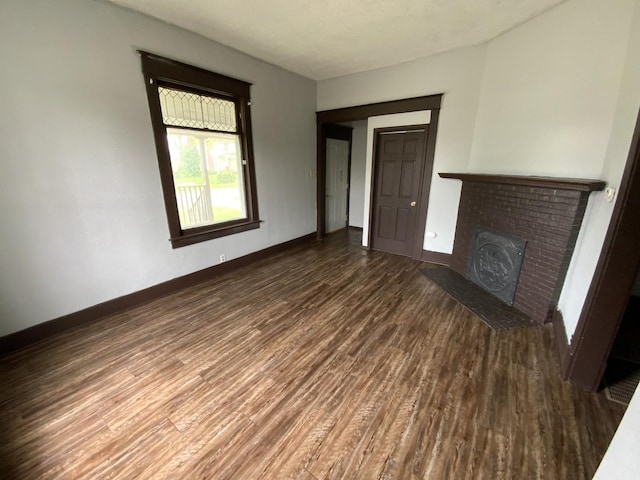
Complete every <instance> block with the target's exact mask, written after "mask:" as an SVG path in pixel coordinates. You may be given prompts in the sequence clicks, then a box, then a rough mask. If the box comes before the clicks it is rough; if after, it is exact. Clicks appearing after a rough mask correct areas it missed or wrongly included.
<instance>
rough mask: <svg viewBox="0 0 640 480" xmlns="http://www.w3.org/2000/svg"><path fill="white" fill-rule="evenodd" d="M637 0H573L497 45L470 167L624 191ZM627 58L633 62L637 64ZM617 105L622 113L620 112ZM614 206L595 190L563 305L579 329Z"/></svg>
mask: <svg viewBox="0 0 640 480" xmlns="http://www.w3.org/2000/svg"><path fill="white" fill-rule="evenodd" d="M635 3H637V2H636V1H635V0H613V1H610V2H601V1H599V0H571V1H569V2H566V3H563V4H561V5H559V6H558V7H556V8H555V9H553V10H551V11H549V12H547V13H545V14H543V15H540V16H539V17H537V18H535V19H533V20H531V21H529V22H527V23H525V24H523V25H521V26H520V27H518V28H516V29H514V30H511V31H510V32H507V33H506V34H504V35H502V36H500V37H498V38H496V39H495V40H493V41H491V42H490V43H489V45H488V48H487V55H486V64H485V69H484V78H483V83H482V92H481V95H480V105H479V108H478V118H477V122H476V129H475V134H474V141H473V148H472V155H471V162H470V164H469V169H470V170H471V171H475V172H493V173H513V174H522V175H548V176H557V177H582V178H599V179H603V180H605V181H607V182H608V183H609V184H611V185H613V186H616V187H617V186H618V184H619V182H620V178H621V175H622V170H623V168H624V162H625V160H626V152H627V151H628V148H629V142H630V139H631V133H632V128H633V118H634V117H635V113H637V111H638V93H640V89H639V88H638V84H637V83H636V84H635V85H633V86H631V85H629V88H628V89H627V90H628V92H625V95H624V102H625V104H624V105H621V104H620V99H619V95H620V92H621V83H622V79H623V73H624V70H625V68H624V67H625V59H626V58H627V50H628V49H627V45H628V43H629V33H630V27H631V20H632V19H633V9H634V4H635ZM635 59H637V53H636V57H634V59H633V60H632V59H631V58H628V60H626V61H627V64H628V63H630V62H633V61H635ZM616 105H617V107H616ZM612 206H613V205H612V204H609V203H605V201H604V195H603V194H602V193H596V194H592V195H591V198H590V202H589V206H588V209H587V212H586V214H585V218H584V223H583V227H582V230H581V232H580V237H579V240H578V244H577V246H576V250H575V254H574V257H573V261H572V263H571V266H570V269H569V272H568V275H567V278H566V281H565V284H564V287H563V291H562V294H561V298H560V301H559V308H560V310H561V311H562V312H563V315H564V320H565V324H566V329H567V334H568V338H571V336H572V334H573V333H574V331H575V328H576V325H577V321H578V317H579V315H580V311H581V309H582V305H583V303H584V299H585V295H586V292H587V289H588V287H589V284H590V282H591V278H592V276H593V272H594V269H595V265H596V262H597V260H598V255H599V252H600V249H601V248H602V242H603V240H604V234H605V232H606V228H607V224H608V222H609V219H610V217H611V211H612Z"/></svg>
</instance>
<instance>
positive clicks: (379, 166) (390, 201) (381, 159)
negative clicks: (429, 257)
mask: <svg viewBox="0 0 640 480" xmlns="http://www.w3.org/2000/svg"><path fill="white" fill-rule="evenodd" d="M426 138H427V135H426V130H420V131H409V132H398V133H395V132H388V133H379V134H378V136H377V137H376V152H375V159H376V160H375V179H374V197H373V202H374V206H373V228H372V231H373V236H372V239H371V244H372V245H371V246H372V247H373V248H374V249H376V250H383V251H386V252H390V253H396V254H399V255H407V256H411V253H412V249H413V242H414V238H415V233H416V232H415V230H416V226H417V224H418V222H417V220H418V219H417V212H418V208H417V202H418V201H419V199H420V189H421V183H422V176H423V171H424V163H425V155H424V154H425V146H426Z"/></svg>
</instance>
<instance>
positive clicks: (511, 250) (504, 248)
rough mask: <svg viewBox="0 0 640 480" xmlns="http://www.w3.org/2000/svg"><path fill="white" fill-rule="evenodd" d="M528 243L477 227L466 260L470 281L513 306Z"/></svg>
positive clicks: (480, 226)
mask: <svg viewBox="0 0 640 480" xmlns="http://www.w3.org/2000/svg"><path fill="white" fill-rule="evenodd" d="M526 244H527V242H526V240H523V239H521V238H518V237H514V236H512V235H508V234H506V233H502V232H496V231H494V230H491V229H489V228H487V227H483V226H482V225H476V227H475V229H474V230H473V236H472V237H471V245H470V247H469V257H468V259H467V278H468V279H469V280H471V281H472V282H473V283H475V284H477V285H479V286H481V287H482V288H484V289H485V290H487V291H488V292H489V293H492V294H493V295H495V296H496V297H498V298H499V299H500V300H502V301H503V302H505V303H507V304H508V305H513V299H514V297H515V295H516V288H517V286H518V278H519V277H520V269H521V267H522V260H523V258H524V249H525V246H526Z"/></svg>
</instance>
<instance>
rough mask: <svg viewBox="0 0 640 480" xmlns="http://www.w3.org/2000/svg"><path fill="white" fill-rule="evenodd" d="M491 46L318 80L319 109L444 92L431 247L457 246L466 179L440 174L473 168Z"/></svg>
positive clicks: (430, 220)
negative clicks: (473, 143) (486, 58)
mask: <svg viewBox="0 0 640 480" xmlns="http://www.w3.org/2000/svg"><path fill="white" fill-rule="evenodd" d="M485 49H486V46H478V47H471V48H465V49H460V50H456V51H453V52H448V53H443V54H440V55H434V56H432V57H428V58H423V59H419V60H415V61H413V62H409V63H404V64H400V65H395V66H392V67H386V68H381V69H377V70H372V71H369V72H362V73H356V74H353V75H346V76H343V77H337V78H332V79H329V80H322V81H320V82H318V110H328V109H332V108H340V107H348V106H353V105H362V104H366V103H373V102H382V101H386V100H395V99H400V98H407V97H416V96H421V95H432V94H438V93H444V97H443V100H442V110H441V111H440V119H439V126H438V138H437V140H436V150H435V158H434V166H433V172H434V175H433V179H432V181H431V191H430V197H429V212H428V214H427V225H426V230H427V231H432V232H436V233H437V237H436V238H426V237H425V244H424V247H425V249H427V250H432V251H436V252H445V253H450V252H451V251H452V249H453V237H454V235H455V223H456V218H457V212H458V202H459V199H460V182H458V181H454V180H443V179H441V178H440V177H438V174H437V173H438V172H444V171H466V170H467V166H468V162H469V156H470V152H471V140H472V137H473V128H474V124H475V119H476V111H477V105H478V99H479V94H480V86H481V78H482V70H483V64H484V55H485ZM365 198H368V197H365ZM366 215H367V212H366V209H365V217H366ZM365 238H366V236H365Z"/></svg>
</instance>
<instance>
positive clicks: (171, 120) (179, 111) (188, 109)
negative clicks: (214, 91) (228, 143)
mask: <svg viewBox="0 0 640 480" xmlns="http://www.w3.org/2000/svg"><path fill="white" fill-rule="evenodd" d="M158 94H159V95H160V108H161V109H162V121H163V122H164V124H165V125H173V126H176V127H190V128H206V129H208V130H222V131H225V132H236V131H237V127H236V105H235V103H233V102H231V101H229V100H223V99H221V98H216V97H208V96H204V95H197V94H195V93H189V92H183V91H181V90H175V89H173V88H166V87H158Z"/></svg>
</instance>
